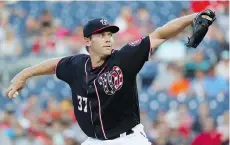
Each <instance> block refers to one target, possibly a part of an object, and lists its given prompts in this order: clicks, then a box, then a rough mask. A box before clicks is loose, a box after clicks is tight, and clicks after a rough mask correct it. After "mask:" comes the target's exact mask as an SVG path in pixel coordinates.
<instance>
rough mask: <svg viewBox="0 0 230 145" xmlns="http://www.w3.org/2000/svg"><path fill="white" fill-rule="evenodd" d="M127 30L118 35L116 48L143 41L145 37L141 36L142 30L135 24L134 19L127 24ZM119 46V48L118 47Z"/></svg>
mask: <svg viewBox="0 0 230 145" xmlns="http://www.w3.org/2000/svg"><path fill="white" fill-rule="evenodd" d="M127 26H128V27H127V29H126V30H124V31H122V32H119V33H118V34H116V36H117V37H116V38H117V39H116V40H117V41H116V45H115V48H117V47H118V48H120V47H121V46H123V45H124V44H126V43H129V42H132V41H136V40H138V39H141V37H143V36H144V35H142V34H141V30H140V28H139V27H138V26H137V25H136V24H135V23H134V20H133V18H132V19H130V20H129V21H128V22H127ZM117 45H118V46H117Z"/></svg>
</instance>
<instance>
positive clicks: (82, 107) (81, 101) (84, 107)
mask: <svg viewBox="0 0 230 145" xmlns="http://www.w3.org/2000/svg"><path fill="white" fill-rule="evenodd" d="M77 99H78V101H79V104H78V110H79V111H82V110H83V111H84V112H87V98H86V97H82V96H77ZM83 104H84V105H83Z"/></svg>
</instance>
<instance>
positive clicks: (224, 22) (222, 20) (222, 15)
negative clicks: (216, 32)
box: [216, 1, 229, 44]
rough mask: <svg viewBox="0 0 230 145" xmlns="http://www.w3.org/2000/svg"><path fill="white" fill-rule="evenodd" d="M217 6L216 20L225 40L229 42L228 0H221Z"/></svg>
mask: <svg viewBox="0 0 230 145" xmlns="http://www.w3.org/2000/svg"><path fill="white" fill-rule="evenodd" d="M219 7H220V8H219V11H218V13H217V17H218V19H217V20H216V21H217V23H218V25H219V26H220V29H221V31H222V33H223V34H224V36H225V41H226V42H227V43H228V44H229V23H228V22H229V1H223V2H222V3H221V4H220V5H219Z"/></svg>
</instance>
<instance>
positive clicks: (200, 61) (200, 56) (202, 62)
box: [184, 51, 211, 78]
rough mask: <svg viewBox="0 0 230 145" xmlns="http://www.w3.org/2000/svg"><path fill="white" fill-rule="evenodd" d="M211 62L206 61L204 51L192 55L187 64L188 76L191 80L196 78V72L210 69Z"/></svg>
mask: <svg viewBox="0 0 230 145" xmlns="http://www.w3.org/2000/svg"><path fill="white" fill-rule="evenodd" d="M210 65H211V64H210V62H209V61H208V60H206V59H205V56H204V52H203V51H196V52H194V53H192V54H190V57H188V58H187V60H186V62H185V66H184V67H185V71H186V76H187V77H189V78H193V77H194V73H195V71H196V70H200V69H201V70H207V69H208V68H209V67H210Z"/></svg>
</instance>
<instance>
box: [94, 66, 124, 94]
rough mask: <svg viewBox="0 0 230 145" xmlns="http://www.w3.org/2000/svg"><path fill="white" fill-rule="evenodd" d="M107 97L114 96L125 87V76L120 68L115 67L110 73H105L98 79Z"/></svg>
mask: <svg viewBox="0 0 230 145" xmlns="http://www.w3.org/2000/svg"><path fill="white" fill-rule="evenodd" d="M98 83H99V85H102V86H103V88H104V91H105V93H106V94H107V95H113V94H114V93H115V92H116V91H118V90H119V89H120V88H121V87H122V85H123V74H122V71H121V69H120V68H119V67H118V66H114V67H113V70H112V71H110V72H106V73H103V74H102V75H101V76H100V77H99V79H98Z"/></svg>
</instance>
